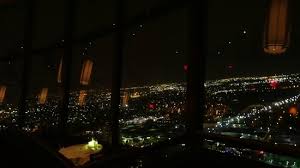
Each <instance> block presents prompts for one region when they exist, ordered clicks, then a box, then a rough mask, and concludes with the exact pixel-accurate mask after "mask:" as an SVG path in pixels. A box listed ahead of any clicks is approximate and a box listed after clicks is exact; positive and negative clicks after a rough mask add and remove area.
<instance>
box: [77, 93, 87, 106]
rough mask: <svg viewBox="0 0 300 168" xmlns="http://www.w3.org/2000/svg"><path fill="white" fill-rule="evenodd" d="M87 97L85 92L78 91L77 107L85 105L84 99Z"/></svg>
mask: <svg viewBox="0 0 300 168" xmlns="http://www.w3.org/2000/svg"><path fill="white" fill-rule="evenodd" d="M86 96H87V92H86V91H85V90H80V92H79V98H78V105H79V106H83V105H85V98H86Z"/></svg>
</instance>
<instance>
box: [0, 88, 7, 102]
mask: <svg viewBox="0 0 300 168" xmlns="http://www.w3.org/2000/svg"><path fill="white" fill-rule="evenodd" d="M5 93H6V86H0V103H3V101H4V98H5Z"/></svg>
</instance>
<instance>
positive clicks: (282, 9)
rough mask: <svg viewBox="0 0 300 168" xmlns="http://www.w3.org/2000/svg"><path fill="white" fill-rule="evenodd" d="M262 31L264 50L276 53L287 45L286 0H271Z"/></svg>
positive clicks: (288, 34)
mask: <svg viewBox="0 0 300 168" xmlns="http://www.w3.org/2000/svg"><path fill="white" fill-rule="evenodd" d="M270 2H271V3H270V6H269V11H268V14H267V20H266V27H265V33H264V51H265V52H266V53H268V54H273V55H278V54H283V53H284V52H286V50H287V48H288V45H289V36H290V31H289V23H288V13H289V11H288V10H289V8H288V0H271V1H270Z"/></svg>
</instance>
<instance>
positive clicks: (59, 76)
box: [57, 57, 63, 83]
mask: <svg viewBox="0 0 300 168" xmlns="http://www.w3.org/2000/svg"><path fill="white" fill-rule="evenodd" d="M62 66H63V58H62V57H61V59H60V62H59V65H58V71H57V83H61V81H62V80H61V72H62Z"/></svg>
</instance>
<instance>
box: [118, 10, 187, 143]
mask: <svg viewBox="0 0 300 168" xmlns="http://www.w3.org/2000/svg"><path fill="white" fill-rule="evenodd" d="M125 38H126V41H125V56H124V58H125V60H124V71H123V88H122V90H121V104H120V106H121V120H120V127H121V130H120V131H121V136H122V143H123V144H125V145H130V146H135V147H143V146H149V145H152V144H155V143H157V142H161V141H164V140H169V139H171V138H174V137H176V136H178V135H181V134H183V133H184V130H185V126H184V124H183V112H184V105H185V92H186V83H185V80H186V72H185V71H184V65H185V64H186V54H187V53H186V20H185V12H184V11H183V10H181V11H177V12H174V13H170V14H169V15H168V16H165V17H162V18H160V19H157V20H155V21H153V22H149V23H145V24H140V25H136V26H135V27H134V28H132V29H130V30H129V31H128V32H127V34H126V37H125Z"/></svg>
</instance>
